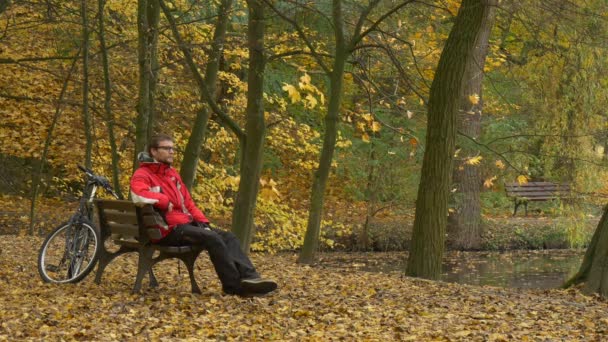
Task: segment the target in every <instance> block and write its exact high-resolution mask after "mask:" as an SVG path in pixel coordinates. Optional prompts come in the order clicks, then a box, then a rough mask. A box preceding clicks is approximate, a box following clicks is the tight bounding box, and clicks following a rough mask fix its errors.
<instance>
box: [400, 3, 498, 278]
mask: <svg viewBox="0 0 608 342" xmlns="http://www.w3.org/2000/svg"><path fill="white" fill-rule="evenodd" d="M491 6H492V3H491V2H490V1H487V0H463V1H462V3H461V6H460V9H459V10H458V15H457V16H456V19H455V22H454V26H453V27H452V30H451V31H450V34H449V36H448V39H447V41H446V43H445V47H444V48H443V51H442V53H441V57H440V59H439V65H438V66H437V70H436V72H435V78H434V79H433V83H432V85H431V90H430V95H429V103H428V118H427V120H428V121H427V135H426V143H425V146H426V150H425V152H424V158H423V163H422V171H421V179H420V185H419V188H418V198H417V200H416V216H415V219H414V231H413V233H412V242H411V248H410V254H409V259H408V262H407V267H406V273H407V275H409V276H414V277H422V278H429V279H438V278H439V276H440V275H441V261H442V257H443V250H444V242H445V231H446V225H447V216H448V215H447V214H448V196H449V188H450V184H451V178H452V177H451V176H452V175H451V173H452V166H453V160H454V150H455V149H454V147H455V140H456V121H457V115H458V110H459V108H460V101H461V99H462V97H463V93H464V89H465V85H466V79H465V74H466V73H465V72H466V66H467V64H468V62H469V60H470V59H472V56H473V54H474V50H475V42H476V39H477V36H478V33H479V30H480V29H481V27H482V22H483V20H484V18H487V17H488V15H487V12H488V11H489V10H490V8H491Z"/></svg>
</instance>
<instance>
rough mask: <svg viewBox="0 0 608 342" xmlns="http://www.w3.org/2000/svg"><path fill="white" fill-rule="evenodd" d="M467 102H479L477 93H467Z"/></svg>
mask: <svg viewBox="0 0 608 342" xmlns="http://www.w3.org/2000/svg"><path fill="white" fill-rule="evenodd" d="M469 102H471V104H474V105H476V104H478V103H479V95H477V94H471V95H469Z"/></svg>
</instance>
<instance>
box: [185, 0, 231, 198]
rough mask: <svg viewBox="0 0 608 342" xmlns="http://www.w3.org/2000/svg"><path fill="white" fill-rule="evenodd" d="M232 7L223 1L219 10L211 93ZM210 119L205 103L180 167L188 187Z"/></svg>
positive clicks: (208, 69) (208, 78)
mask: <svg viewBox="0 0 608 342" xmlns="http://www.w3.org/2000/svg"><path fill="white" fill-rule="evenodd" d="M231 8H232V0H223V1H222V3H221V5H220V8H219V12H218V17H217V23H216V25H215V32H214V34H213V43H212V44H211V52H210V53H209V60H208V61H207V67H206V69H205V83H206V85H207V89H209V93H210V94H212V95H213V94H215V91H216V82H217V74H218V71H219V65H220V59H221V57H222V52H223V49H224V42H225V40H226V30H227V27H228V22H229V21H230V20H229V19H230V16H229V14H230V10H231ZM204 102H205V101H203V103H204ZM208 121H209V108H208V107H207V106H206V105H205V106H204V107H203V108H201V110H200V111H199V112H198V113H197V115H196V120H195V121H194V126H193V127H192V133H191V134H190V138H189V139H188V143H187V144H186V150H185V151H184V159H183V160H182V165H181V169H180V175H181V177H182V179H183V180H184V183H185V184H186V187H187V188H188V189H192V186H193V184H194V179H195V178H196V167H197V165H198V158H199V154H200V152H201V145H202V143H203V141H204V139H205V130H206V128H207V122H208Z"/></svg>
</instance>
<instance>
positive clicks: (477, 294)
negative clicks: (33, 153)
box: [0, 235, 608, 341]
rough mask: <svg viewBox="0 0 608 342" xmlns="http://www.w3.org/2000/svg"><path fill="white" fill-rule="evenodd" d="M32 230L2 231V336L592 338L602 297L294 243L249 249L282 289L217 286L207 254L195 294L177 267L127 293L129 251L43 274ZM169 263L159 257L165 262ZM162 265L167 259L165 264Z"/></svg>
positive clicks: (600, 334)
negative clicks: (398, 265)
mask: <svg viewBox="0 0 608 342" xmlns="http://www.w3.org/2000/svg"><path fill="white" fill-rule="evenodd" d="M41 242H42V240H41V239H40V238H31V237H20V236H7V235H5V236H2V237H1V239H0V249H1V250H2V252H1V254H0V289H1V290H0V317H1V320H0V340H8V341H14V340H98V341H123V340H129V341H148V340H153V341H173V340H190V341H199V340H244V341H251V340H298V341H307V340H310V341H327V340H345V341H352V340H363V341H385V340H415V341H459V340H462V341H507V340H524V341H525V340H529V341H555V340H568V341H572V340H584V341H589V340H591V341H600V340H605V339H606V338H608V303H606V301H603V300H601V299H598V298H597V297H588V296H584V295H582V294H580V293H579V292H578V291H576V290H567V291H562V290H550V291H528V290H515V289H513V290H511V289H502V288H494V287H475V286H464V285H458V284H450V283H443V282H432V281H425V280H418V279H413V278H407V277H401V276H399V275H395V274H382V273H370V272H362V271H356V270H348V269H337V268H335V267H323V266H322V265H321V266H315V267H303V266H298V265H296V264H295V258H296V255H295V254H278V255H274V256H270V255H253V257H252V258H253V261H254V262H255V264H256V265H258V268H259V270H260V272H261V273H262V274H263V275H264V276H266V277H271V278H274V279H276V280H277V281H278V283H279V286H280V290H279V291H278V292H277V293H275V294H273V295H270V296H266V297H260V298H248V299H243V298H238V297H233V296H223V295H221V294H220V287H219V282H218V281H217V277H216V276H215V274H214V272H213V270H212V267H211V264H210V262H209V261H208V257H207V256H206V255H202V256H201V257H200V258H199V261H198V263H197V270H196V274H197V280H198V282H199V284H201V285H202V286H203V294H201V295H192V294H190V293H189V282H188V279H187V273H186V271H185V269H184V267H181V272H179V273H178V271H179V270H178V267H177V262H176V261H175V260H173V261H165V262H163V263H161V264H160V265H158V266H160V267H157V268H156V273H157V276H158V278H159V281H160V283H161V284H160V287H159V288H158V289H146V290H145V291H144V292H143V294H139V295H133V294H131V293H130V289H131V286H132V282H133V280H134V274H135V264H136V258H135V257H134V256H129V257H123V258H119V259H118V260H117V261H115V262H114V263H113V264H111V265H110V267H109V268H108V269H107V272H106V274H105V275H104V280H103V283H102V284H101V285H99V286H98V285H96V284H94V283H93V281H92V278H93V276H92V275H90V276H89V277H88V278H87V279H85V281H83V282H82V283H80V284H77V285H52V284H44V283H43V282H42V281H41V280H40V278H39V276H38V273H37V269H36V256H37V251H38V247H39V246H40V243H41ZM162 266H165V267H162ZM162 268H164V270H163V269H162Z"/></svg>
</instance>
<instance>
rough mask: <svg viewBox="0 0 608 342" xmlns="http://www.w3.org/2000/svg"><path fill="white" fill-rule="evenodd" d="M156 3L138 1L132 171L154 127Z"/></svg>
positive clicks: (145, 0)
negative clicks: (137, 68)
mask: <svg viewBox="0 0 608 342" xmlns="http://www.w3.org/2000/svg"><path fill="white" fill-rule="evenodd" d="M159 10H160V7H159V4H158V0H138V6H137V28H138V49H137V55H138V64H139V95H138V102H137V122H136V124H135V151H134V152H135V153H134V156H133V171H135V169H136V168H137V154H138V153H139V152H141V151H143V150H144V148H145V146H146V143H147V141H148V140H149V138H150V136H149V134H151V127H153V125H154V114H153V111H154V108H153V105H154V102H153V99H154V90H155V89H156V85H155V83H156V74H157V70H156V69H154V68H156V64H157V63H158V62H157V61H156V43H157V42H158V11H159Z"/></svg>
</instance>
